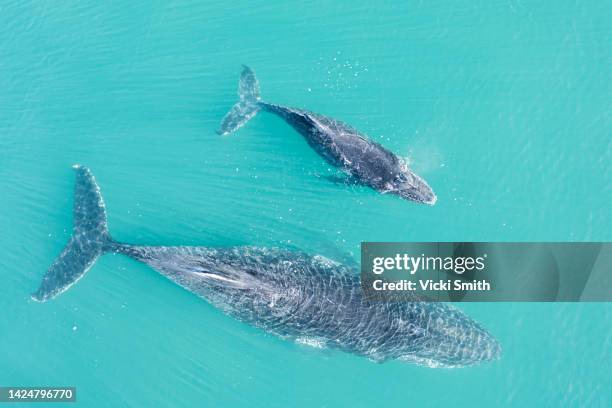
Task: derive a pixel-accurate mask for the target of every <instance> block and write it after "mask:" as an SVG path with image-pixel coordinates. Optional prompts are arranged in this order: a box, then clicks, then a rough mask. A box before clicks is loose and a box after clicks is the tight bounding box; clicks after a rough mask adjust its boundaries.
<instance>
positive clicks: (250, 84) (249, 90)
mask: <svg viewBox="0 0 612 408" xmlns="http://www.w3.org/2000/svg"><path fill="white" fill-rule="evenodd" d="M238 96H239V98H240V99H239V100H238V102H237V103H236V104H235V105H234V106H232V108H231V109H230V111H229V112H228V113H227V114H226V115H225V117H224V118H223V120H222V121H221V127H220V128H219V130H218V131H217V133H219V134H221V135H228V134H230V133H232V132H234V131H235V130H237V129H239V128H240V127H241V126H242V125H244V124H245V123H246V122H248V121H249V119H251V118H252V117H253V116H255V115H256V114H257V112H259V111H260V110H264V111H267V112H271V113H274V114H276V115H278V116H280V117H281V118H283V119H284V120H285V121H286V122H287V123H288V124H290V125H291V126H293V128H294V129H295V130H297V131H298V132H299V133H300V134H302V136H304V138H305V139H306V142H308V144H309V145H310V147H312V148H313V149H314V150H315V151H316V152H317V153H319V155H321V156H322V157H323V158H324V159H325V160H326V161H327V162H328V163H329V164H331V165H332V166H335V167H339V168H341V169H342V170H343V171H344V172H346V173H347V175H348V176H349V178H350V179H353V180H355V181H356V182H357V183H360V184H364V185H367V186H370V187H371V188H373V189H374V190H376V191H379V192H381V193H391V194H396V195H398V196H400V197H402V198H405V199H407V200H411V201H416V202H419V203H425V204H429V205H434V204H435V203H436V200H437V197H436V195H435V193H434V192H433V190H432V189H431V187H429V185H428V184H427V183H426V182H425V180H423V179H422V178H421V177H419V176H417V175H416V174H414V173H413V172H412V171H411V170H410V169H409V168H408V166H407V165H406V163H405V162H404V160H402V159H401V158H400V157H398V156H396V155H395V154H393V153H392V152H390V151H389V150H387V149H385V148H384V147H383V146H381V145H380V144H378V143H376V142H373V141H371V140H369V139H368V138H366V137H365V136H364V135H362V134H361V133H359V132H358V131H357V130H355V129H353V128H352V127H351V126H349V125H347V124H346V123H343V122H340V121H338V120H335V119H332V118H329V117H327V116H323V115H320V114H318V113H314V112H309V111H307V110H303V109H296V108H288V107H285V106H280V105H274V104H271V103H267V102H264V101H262V100H261V95H260V92H259V82H258V81H257V78H256V77H255V73H254V72H253V71H252V70H251V69H250V68H249V67H247V66H243V68H242V73H241V74H240V82H239V85H238ZM347 180H348V179H347Z"/></svg>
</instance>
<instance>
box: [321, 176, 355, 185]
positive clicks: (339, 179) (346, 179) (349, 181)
mask: <svg viewBox="0 0 612 408" xmlns="http://www.w3.org/2000/svg"><path fill="white" fill-rule="evenodd" d="M322 178H324V179H326V180H327V181H331V182H332V183H335V184H343V185H346V186H355V185H362V184H363V183H362V182H361V180H359V179H358V178H356V177H354V176H352V175H350V174H343V175H332V176H323V177H322Z"/></svg>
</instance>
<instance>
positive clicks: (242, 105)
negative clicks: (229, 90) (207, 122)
mask: <svg viewBox="0 0 612 408" xmlns="http://www.w3.org/2000/svg"><path fill="white" fill-rule="evenodd" d="M238 96H239V98H240V99H239V100H238V102H237V103H236V104H235V105H234V106H232V108H231V109H230V111H229V112H228V113H227V114H226V115H225V117H224V118H223V120H222V121H221V127H220V128H219V130H218V131H217V133H219V134H220V135H229V134H230V133H232V132H234V131H236V130H238V129H239V128H240V127H242V125H244V124H245V123H247V122H248V121H249V119H251V118H252V117H253V116H255V115H256V114H257V112H259V109H260V105H259V101H260V100H261V95H260V93H259V82H258V81H257V77H255V73H254V72H253V70H252V69H251V68H249V67H247V66H246V65H243V66H242V72H241V73H240V82H239V84H238Z"/></svg>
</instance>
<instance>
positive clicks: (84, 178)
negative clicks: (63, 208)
mask: <svg viewBox="0 0 612 408" xmlns="http://www.w3.org/2000/svg"><path fill="white" fill-rule="evenodd" d="M73 168H74V169H75V170H76V173H77V175H76V183H75V188H74V207H73V216H74V220H73V223H74V226H73V229H72V236H71V237H70V240H69V241H68V243H67V244H66V246H65V247H64V250H63V251H62V253H61V254H60V256H59V257H58V258H57V259H56V260H55V262H53V264H52V265H51V267H50V268H49V270H47V273H46V274H45V276H44V277H43V280H42V282H41V284H40V287H39V288H38V290H37V291H36V292H35V293H33V294H32V299H34V300H37V301H39V302H44V301H46V300H49V299H52V298H54V297H56V296H57V295H59V294H60V293H62V292H65V291H66V290H68V288H70V286H72V285H73V284H74V283H75V282H76V281H77V280H79V279H80V278H81V277H82V276H83V275H84V274H85V272H87V271H88V270H89V268H91V266H92V265H93V264H94V262H95V261H96V259H98V256H100V255H101V254H103V253H104V252H107V251H109V250H111V249H112V247H113V244H114V243H113V240H112V239H111V237H110V235H109V233H108V229H107V225H106V211H105V208H104V201H103V200H102V195H101V194H100V189H99V188H98V185H97V184H96V180H95V179H94V177H93V175H92V174H91V172H90V171H89V169H88V168H86V167H83V166H80V165H75V166H73Z"/></svg>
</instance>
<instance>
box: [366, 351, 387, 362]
mask: <svg viewBox="0 0 612 408" xmlns="http://www.w3.org/2000/svg"><path fill="white" fill-rule="evenodd" d="M368 360H370V361H371V362H373V363H376V364H382V363H384V362H385V357H384V356H383V355H381V354H379V353H373V354H369V355H368Z"/></svg>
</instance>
